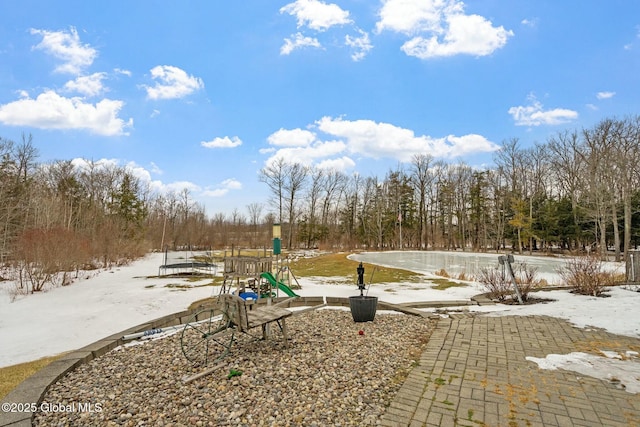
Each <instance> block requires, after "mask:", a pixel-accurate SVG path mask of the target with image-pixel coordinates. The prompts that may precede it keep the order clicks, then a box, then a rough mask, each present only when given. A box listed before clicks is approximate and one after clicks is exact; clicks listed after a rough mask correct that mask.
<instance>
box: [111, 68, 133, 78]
mask: <svg viewBox="0 0 640 427" xmlns="http://www.w3.org/2000/svg"><path fill="white" fill-rule="evenodd" d="M113 72H114V73H116V74H122V75H124V76H127V77H131V76H132V73H131V71H129V70H123V69H122V68H114V69H113Z"/></svg>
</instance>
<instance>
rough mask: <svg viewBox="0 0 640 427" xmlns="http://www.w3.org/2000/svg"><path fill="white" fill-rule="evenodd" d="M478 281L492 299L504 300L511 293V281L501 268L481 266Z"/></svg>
mask: <svg viewBox="0 0 640 427" xmlns="http://www.w3.org/2000/svg"><path fill="white" fill-rule="evenodd" d="M478 281H479V282H480V283H481V284H482V285H483V286H484V288H485V289H486V291H487V293H488V294H489V298H491V299H493V300H498V301H500V302H504V301H505V300H506V299H507V297H508V296H511V294H512V293H513V288H512V284H511V281H510V280H509V278H507V274H506V273H505V271H504V270H503V269H498V268H493V267H483V268H481V269H480V274H479V277H478Z"/></svg>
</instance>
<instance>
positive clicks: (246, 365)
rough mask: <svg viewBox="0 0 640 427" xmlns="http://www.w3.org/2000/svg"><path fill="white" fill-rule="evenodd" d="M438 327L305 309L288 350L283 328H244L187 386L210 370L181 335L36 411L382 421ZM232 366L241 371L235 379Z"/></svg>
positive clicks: (136, 417)
mask: <svg viewBox="0 0 640 427" xmlns="http://www.w3.org/2000/svg"><path fill="white" fill-rule="evenodd" d="M434 325H435V321H434V320H428V319H423V318H419V317H413V316H407V315H399V314H382V313H378V314H377V315H376V319H375V321H374V322H369V323H366V324H358V323H354V322H353V320H352V318H351V313H350V312H348V311H343V310H316V311H311V312H306V313H303V314H300V315H296V316H294V317H291V318H289V319H288V321H287V326H288V328H289V337H290V341H289V342H290V345H289V348H288V349H287V348H285V347H284V345H283V343H282V341H281V335H280V331H279V330H278V328H277V327H275V328H273V329H276V331H274V333H273V334H274V336H273V340H269V341H267V342H265V341H261V340H256V339H254V338H252V337H250V336H248V335H246V334H238V335H239V336H238V335H237V336H236V337H237V343H235V344H234V345H233V346H232V348H231V352H230V354H229V355H228V356H227V357H225V358H224V359H222V361H221V362H220V363H222V364H223V366H221V367H220V368H219V369H217V370H215V371H214V372H213V373H211V374H209V375H207V376H205V377H203V378H200V379H198V380H196V381H193V382H191V383H188V384H184V382H183V380H184V379H185V378H186V377H188V376H190V375H194V374H196V373H199V372H202V371H203V369H204V368H203V367H202V366H193V365H192V364H191V363H190V362H188V361H187V360H186V359H185V357H184V356H183V354H182V351H181V344H180V335H181V334H180V333H177V334H174V335H172V336H169V337H166V338H163V339H157V340H151V341H147V342H146V343H145V344H144V345H132V346H123V347H119V348H117V349H115V350H113V351H111V352H109V353H107V354H105V355H104V356H102V357H100V358H98V359H95V360H93V361H91V362H90V363H88V364H86V365H83V366H81V367H79V368H78V369H77V370H76V371H74V372H72V373H70V374H69V375H67V376H66V377H64V378H63V379H61V380H60V381H59V382H58V383H56V384H54V385H53V386H52V387H51V389H50V390H49V391H48V393H47V394H46V396H45V397H44V402H45V403H50V404H52V407H53V408H54V409H53V410H50V411H48V412H39V413H37V414H36V417H35V425H39V426H67V425H69V426H105V425H106V426H115V425H124V426H192V425H195V426H227V425H233V426H236V425H239V426H267V425H268V426H272V425H276V426H298V425H304V426H326V425H334V426H364V425H376V424H377V422H378V420H379V419H380V416H381V415H382V413H383V412H384V410H385V408H386V407H387V406H388V405H389V403H390V402H391V400H392V399H393V397H394V395H395V393H396V392H397V391H398V390H399V388H400V386H401V385H402V382H403V381H404V379H405V378H406V375H407V374H408V372H409V370H410V369H411V368H412V366H413V365H414V364H415V363H416V361H417V360H418V359H419V357H420V354H421V352H422V348H423V346H424V345H425V344H426V342H427V341H428V339H429V336H430V335H431V332H432V330H433V327H434ZM360 329H362V330H364V334H363V335H360V334H359V330H360ZM254 330H255V331H256V332H259V328H256V329H254ZM252 331H253V330H252ZM209 365H210V366H212V365H216V363H210V364H209ZM232 369H233V370H236V371H241V372H242V375H239V376H233V377H231V378H228V376H229V374H230V372H231V370H232ZM53 405H57V409H55V408H56V407H55V406H53ZM63 408H64V409H63Z"/></svg>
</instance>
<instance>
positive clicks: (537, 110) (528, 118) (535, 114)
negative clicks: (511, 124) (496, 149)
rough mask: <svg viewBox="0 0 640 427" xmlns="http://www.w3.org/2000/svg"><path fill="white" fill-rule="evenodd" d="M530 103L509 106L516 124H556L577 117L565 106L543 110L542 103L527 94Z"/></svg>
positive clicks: (576, 114) (575, 113)
mask: <svg viewBox="0 0 640 427" xmlns="http://www.w3.org/2000/svg"><path fill="white" fill-rule="evenodd" d="M529 100H530V101H531V104H530V105H526V106H518V107H511V108H509V114H511V116H512V117H513V119H514V120H515V122H516V123H515V124H516V126H540V125H558V124H562V123H567V122H570V121H571V120H575V119H577V118H578V113H577V112H576V111H573V110H568V109H565V108H554V109H553V110H544V109H543V106H542V103H540V101H538V100H536V99H535V97H534V96H533V95H530V96H529Z"/></svg>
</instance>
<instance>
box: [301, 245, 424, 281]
mask: <svg viewBox="0 0 640 427" xmlns="http://www.w3.org/2000/svg"><path fill="white" fill-rule="evenodd" d="M348 255H349V253H345V252H341V253H335V254H323V255H319V256H317V257H313V258H301V259H299V260H297V261H292V262H291V263H289V268H290V269H291V271H292V272H293V274H295V275H296V277H310V276H315V277H343V278H344V281H343V283H349V284H354V283H356V282H357V281H358V275H357V273H356V268H357V267H358V264H359V262H357V261H352V260H350V259H347V256H348ZM362 265H363V266H364V281H365V283H367V284H369V282H372V283H394V282H424V281H425V280H426V279H425V277H424V276H422V275H421V274H418V273H414V272H412V271H407V270H400V269H397V268H389V267H381V266H376V265H373V264H367V263H363V264H362ZM372 273H373V277H372Z"/></svg>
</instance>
